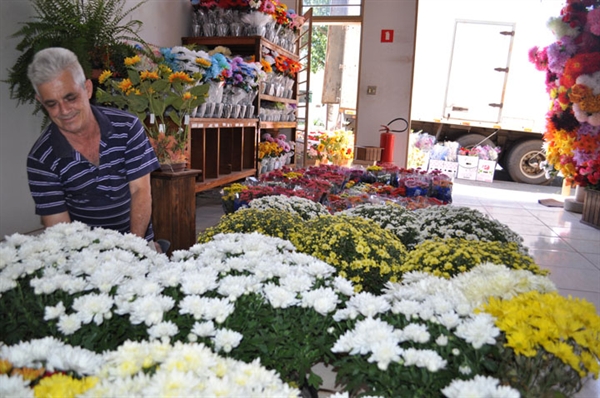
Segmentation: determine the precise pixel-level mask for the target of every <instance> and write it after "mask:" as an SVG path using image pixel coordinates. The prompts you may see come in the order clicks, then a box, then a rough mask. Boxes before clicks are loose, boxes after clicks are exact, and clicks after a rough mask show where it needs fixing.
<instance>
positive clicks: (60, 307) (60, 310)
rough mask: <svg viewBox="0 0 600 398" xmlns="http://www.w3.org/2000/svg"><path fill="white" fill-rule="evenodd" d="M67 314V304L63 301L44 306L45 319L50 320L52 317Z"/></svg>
mask: <svg viewBox="0 0 600 398" xmlns="http://www.w3.org/2000/svg"><path fill="white" fill-rule="evenodd" d="M63 314H65V305H64V304H63V302H62V301H60V302H59V303H58V304H56V305H55V306H47V307H46V308H44V320H45V321H49V320H51V319H56V318H58V317H60V316H61V315H63Z"/></svg>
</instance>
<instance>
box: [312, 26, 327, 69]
mask: <svg viewBox="0 0 600 398" xmlns="http://www.w3.org/2000/svg"><path fill="white" fill-rule="evenodd" d="M328 31H329V27H328V26H326V25H313V31H312V38H311V47H310V48H311V50H310V72H311V73H317V72H318V71H320V70H323V69H324V68H325V58H326V56H327V42H328V36H327V32H328Z"/></svg>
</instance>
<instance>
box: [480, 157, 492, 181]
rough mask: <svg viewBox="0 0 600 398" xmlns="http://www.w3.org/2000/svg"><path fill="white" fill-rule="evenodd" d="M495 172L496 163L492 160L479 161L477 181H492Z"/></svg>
mask: <svg viewBox="0 0 600 398" xmlns="http://www.w3.org/2000/svg"><path fill="white" fill-rule="evenodd" d="M495 171H496V162H495V161H493V160H483V159H479V163H478V164H477V181H485V182H492V181H494V172H495Z"/></svg>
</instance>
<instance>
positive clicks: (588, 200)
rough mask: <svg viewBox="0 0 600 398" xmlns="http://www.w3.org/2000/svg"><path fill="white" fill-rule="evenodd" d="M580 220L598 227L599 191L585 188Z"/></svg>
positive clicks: (599, 221)
mask: <svg viewBox="0 0 600 398" xmlns="http://www.w3.org/2000/svg"><path fill="white" fill-rule="evenodd" d="M581 222H582V223H584V224H587V225H590V226H592V227H595V228H599V229H600V191H596V190H593V189H586V190H585V200H584V201H583V212H582V213H581Z"/></svg>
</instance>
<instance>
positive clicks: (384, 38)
mask: <svg viewBox="0 0 600 398" xmlns="http://www.w3.org/2000/svg"><path fill="white" fill-rule="evenodd" d="M393 41H394V31H393V30H392V29H381V42H382V43H392V42H393Z"/></svg>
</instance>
